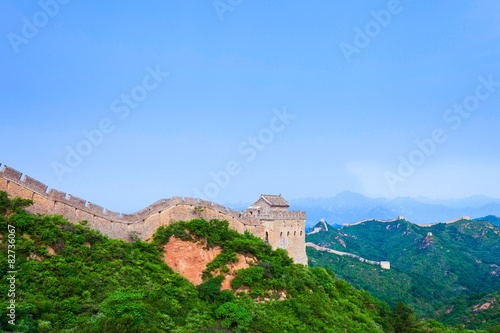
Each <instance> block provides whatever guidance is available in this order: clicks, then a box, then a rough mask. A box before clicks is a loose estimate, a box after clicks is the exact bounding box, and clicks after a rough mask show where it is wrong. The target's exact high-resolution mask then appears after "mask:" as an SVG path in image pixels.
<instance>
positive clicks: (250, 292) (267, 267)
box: [0, 192, 454, 333]
mask: <svg viewBox="0 0 500 333" xmlns="http://www.w3.org/2000/svg"><path fill="white" fill-rule="evenodd" d="M27 204H29V200H24V199H18V198H16V199H14V200H10V199H9V198H8V197H7V195H6V194H5V193H4V192H0V216H1V217H0V232H1V235H2V239H1V240H2V242H1V244H0V249H1V252H2V257H1V258H2V259H1V260H2V261H1V271H0V275H1V277H2V281H5V279H6V277H7V275H8V273H7V272H8V271H9V270H11V269H12V268H9V266H8V261H7V260H8V259H7V252H8V244H10V243H9V242H8V239H10V238H9V237H8V235H9V234H12V233H11V232H10V231H9V230H15V232H14V233H13V234H15V246H16V248H15V251H16V259H15V269H16V271H17V274H16V292H15V301H16V313H15V323H16V325H15V327H14V326H12V325H10V324H9V323H8V320H9V318H8V317H6V315H7V313H8V312H9V310H8V309H7V306H8V304H10V303H9V301H10V298H8V297H7V294H8V288H9V287H8V286H7V283H3V284H1V285H0V293H1V295H2V296H1V302H0V309H1V310H0V315H1V317H0V318H1V319H0V325H1V326H0V327H1V329H2V330H3V331H12V330H13V329H14V328H15V330H16V331H17V332H58V333H59V332H120V333H123V332H228V331H231V332H390V331H398V332H399V331H402V330H410V329H412V330H414V331H415V330H416V331H419V332H420V331H422V332H452V331H454V330H453V329H447V328H445V327H444V326H443V325H441V324H439V323H437V322H419V321H418V320H417V319H416V318H415V317H414V316H413V315H412V312H411V310H409V309H408V308H407V307H406V306H405V305H404V304H403V303H400V304H398V305H397V306H396V307H395V308H394V310H391V309H390V308H389V306H388V305H387V304H386V303H383V302H380V301H378V300H376V299H375V298H373V297H372V296H371V295H370V294H369V293H368V292H365V291H358V290H355V289H354V288H353V287H352V286H351V285H350V284H348V283H346V282H345V281H343V280H335V279H334V274H333V272H332V271H331V270H328V269H325V268H320V267H317V268H311V269H310V268H308V267H306V266H303V265H296V264H293V261H292V260H291V259H290V258H289V257H288V255H287V254H286V252H285V251H283V250H277V251H273V250H272V249H271V248H270V246H269V245H267V244H266V243H264V242H263V241H262V240H261V239H259V238H256V237H254V236H252V235H250V234H248V233H247V234H244V235H242V234H238V233H237V232H235V231H234V230H231V229H229V228H228V224H227V222H225V221H217V220H212V221H205V220H193V221H190V222H178V223H174V224H172V225H170V226H168V227H162V228H160V229H158V231H157V233H156V234H155V236H154V238H153V239H151V240H150V241H149V242H142V241H138V240H135V241H134V242H131V243H126V242H123V241H121V240H112V239H109V238H107V237H106V236H103V235H101V234H100V233H98V232H96V231H93V230H90V229H89V228H88V227H86V225H85V222H84V221H83V222H81V223H80V224H77V225H75V224H71V223H68V222H67V221H65V220H64V219H62V218H61V217H59V216H42V215H32V214H30V213H28V212H26V211H24V210H23V206H25V205H27ZM173 238H175V239H180V240H183V241H188V242H193V243H197V244H203V245H204V246H205V247H206V248H207V250H208V249H210V248H214V247H217V248H219V249H221V252H220V253H219V254H218V255H217V257H216V258H215V259H214V260H213V261H212V262H211V263H209V264H208V265H207V267H206V269H205V271H204V272H203V278H204V281H203V283H201V284H199V285H194V284H192V283H191V282H189V281H188V280H187V279H186V278H184V277H183V276H181V275H179V274H178V273H177V272H175V271H173V270H172V269H171V268H170V267H169V266H168V265H167V264H166V263H165V253H164V248H165V245H166V244H168V242H169V241H170V240H171V239H173ZM239 254H243V255H245V256H248V257H253V258H255V262H254V263H253V264H252V265H250V267H248V268H246V269H240V270H237V271H236V272H233V273H234V276H233V279H232V281H231V283H230V288H229V289H227V290H222V289H221V283H222V281H223V280H224V279H225V277H227V274H228V269H227V267H228V265H229V264H231V263H232V262H234V261H237V260H238V259H237V258H238V255H239Z"/></svg>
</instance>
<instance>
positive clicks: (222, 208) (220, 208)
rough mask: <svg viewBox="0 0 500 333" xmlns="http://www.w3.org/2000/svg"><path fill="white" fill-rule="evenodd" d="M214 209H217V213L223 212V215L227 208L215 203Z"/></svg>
mask: <svg viewBox="0 0 500 333" xmlns="http://www.w3.org/2000/svg"><path fill="white" fill-rule="evenodd" d="M212 208H213V209H215V210H216V211H219V212H221V213H225V212H226V207H224V206H222V205H219V204H218V203H215V202H214V203H213V205H212Z"/></svg>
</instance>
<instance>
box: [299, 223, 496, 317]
mask: <svg viewBox="0 0 500 333" xmlns="http://www.w3.org/2000/svg"><path fill="white" fill-rule="evenodd" d="M307 241H309V242H313V243H316V244H318V245H322V246H326V247H329V248H332V249H335V250H339V251H344V252H349V253H353V254H357V255H360V256H362V257H364V258H367V259H371V260H376V261H381V260H388V261H390V262H391V270H384V269H381V268H380V267H378V266H374V265H369V264H366V263H362V262H360V261H357V260H355V259H352V258H348V257H340V256H337V255H333V254H330V253H325V252H319V251H316V250H313V249H308V256H309V260H310V264H311V266H321V267H327V268H330V269H332V270H333V271H335V272H336V274H337V276H338V277H340V278H342V279H345V280H346V281H348V282H350V283H352V284H353V286H355V287H356V288H359V289H364V290H367V291H369V292H370V293H372V294H373V295H374V296H375V297H377V298H380V299H382V300H385V301H387V302H388V303H389V304H391V305H394V304H396V303H397V302H399V301H404V302H405V303H407V304H408V305H409V306H411V307H412V308H414V309H415V310H416V312H417V313H418V314H419V315H425V316H427V317H434V316H435V310H436V309H439V308H440V307H441V306H442V305H443V303H447V302H452V301H453V300H454V299H455V298H457V297H459V296H464V295H471V294H476V293H483V292H493V291H497V290H500V229H499V228H497V227H495V226H493V225H491V224H490V223H488V222H485V221H470V220H461V221H458V222H455V223H451V224H436V225H433V226H431V227H421V226H418V225H414V224H412V223H409V222H407V221H404V220H399V221H396V222H391V223H380V222H375V221H370V222H365V223H362V224H359V225H354V226H349V227H344V228H341V229H338V230H337V229H334V228H329V230H328V231H321V232H319V233H316V234H312V235H308V236H307ZM445 317H446V313H445V314H442V315H441V316H440V317H439V319H440V320H443V319H444V318H445ZM450 318H456V320H453V319H450V320H445V322H447V323H450V324H458V323H462V321H461V319H459V318H462V317H461V316H455V317H450ZM486 324H488V323H486ZM493 324H494V323H493V322H492V323H491V325H493ZM485 326H487V325H482V326H471V327H485Z"/></svg>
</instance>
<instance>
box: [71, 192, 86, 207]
mask: <svg viewBox="0 0 500 333" xmlns="http://www.w3.org/2000/svg"><path fill="white" fill-rule="evenodd" d="M67 201H68V203H69V204H70V205H71V206H73V207H75V208H80V209H86V208H87V207H86V206H85V203H86V202H87V201H85V200H83V199H80V198H79V197H76V196H74V195H71V194H68V199H67Z"/></svg>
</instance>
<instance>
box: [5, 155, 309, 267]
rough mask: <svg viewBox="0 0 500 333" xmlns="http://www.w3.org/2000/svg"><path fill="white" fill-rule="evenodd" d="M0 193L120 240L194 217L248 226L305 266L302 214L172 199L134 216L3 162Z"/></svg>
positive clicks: (37, 210) (242, 229)
mask: <svg viewBox="0 0 500 333" xmlns="http://www.w3.org/2000/svg"><path fill="white" fill-rule="evenodd" d="M0 165H1V164H0ZM0 191H5V192H7V193H8V194H9V195H10V196H11V197H12V198H14V197H22V198H26V199H32V200H33V201H34V204H33V206H31V207H29V208H28V209H27V210H29V211H31V212H32V213H40V214H48V215H62V216H63V217H64V218H66V219H68V220H69V221H70V222H72V223H77V222H79V221H82V220H87V221H88V225H89V226H90V227H91V228H93V229H95V230H99V231H100V232H101V233H103V234H106V235H108V236H109V237H110V238H114V239H123V240H125V241H128V240H129V239H130V236H131V233H132V232H134V233H138V235H139V237H140V238H141V239H142V240H147V239H148V238H150V237H151V236H152V235H153V234H154V233H155V231H156V229H157V228H158V227H160V226H162V225H168V224H170V223H172V222H175V221H183V220H184V221H189V220H192V219H196V218H204V219H206V220H210V219H219V220H226V221H228V222H229V227H230V228H232V229H234V230H236V231H238V232H240V233H244V232H245V231H247V230H248V231H249V232H251V233H252V234H254V235H256V236H258V237H260V238H262V239H264V240H267V241H268V242H269V244H270V245H271V246H272V247H273V249H276V248H278V247H279V248H283V249H286V250H287V251H288V253H289V255H290V256H291V257H292V258H293V259H294V261H295V262H296V263H301V264H305V265H307V256H306V253H305V232H304V230H305V212H294V211H280V212H269V213H266V214H264V215H262V216H260V217H258V218H257V217H254V218H250V217H246V216H245V214H244V212H237V211H234V210H232V209H230V208H227V207H224V206H222V205H219V204H217V203H212V202H210V201H205V200H201V199H195V198H188V197H184V198H182V197H173V198H170V199H166V200H159V201H157V202H155V203H154V204H152V205H150V206H148V207H146V208H144V209H142V210H140V211H138V212H136V213H134V214H122V213H118V212H114V211H111V210H108V209H105V208H103V207H101V206H99V205H96V204H94V203H91V202H88V201H86V200H83V199H80V198H78V197H76V196H73V195H71V194H66V193H64V192H60V191H57V190H54V189H48V186H47V185H45V184H43V183H41V182H39V181H37V180H35V179H33V178H31V177H29V176H26V175H25V176H24V178H23V177H22V173H21V172H19V171H17V170H14V169H12V168H9V167H7V166H4V167H3V170H2V171H1V172H0ZM266 233H267V238H266Z"/></svg>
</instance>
